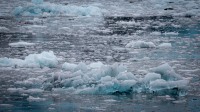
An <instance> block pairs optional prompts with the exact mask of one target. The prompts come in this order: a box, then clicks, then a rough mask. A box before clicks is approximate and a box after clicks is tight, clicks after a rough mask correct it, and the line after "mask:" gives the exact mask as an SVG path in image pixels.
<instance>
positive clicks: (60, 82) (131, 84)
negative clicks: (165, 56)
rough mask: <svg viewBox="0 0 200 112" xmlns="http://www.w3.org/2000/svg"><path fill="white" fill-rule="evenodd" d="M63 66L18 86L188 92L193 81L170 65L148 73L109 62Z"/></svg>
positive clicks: (80, 91) (76, 90) (56, 89)
mask: <svg viewBox="0 0 200 112" xmlns="http://www.w3.org/2000/svg"><path fill="white" fill-rule="evenodd" d="M62 69H63V71H58V72H56V73H53V74H51V75H43V76H39V77H36V78H34V79H33V78H31V79H27V80H25V81H18V82H17V85H19V86H20V85H21V86H22V87H27V86H28V87H37V88H43V90H44V91H52V92H55V93H63V92H64V93H68V94H111V95H120V94H132V93H150V94H156V95H157V94H159V95H166V94H167V95H185V94H184V93H186V90H187V87H188V83H189V80H188V79H185V78H184V77H182V76H180V75H179V74H176V73H175V72H174V70H173V68H172V67H170V66H169V65H168V64H163V65H161V66H158V67H155V68H152V69H150V70H149V71H148V72H147V73H146V75H144V76H141V75H137V74H135V73H132V72H129V71H128V69H127V68H126V67H125V66H123V65H119V64H113V65H105V64H103V63H101V62H96V63H91V64H88V65H87V64H85V63H83V62H81V63H79V64H72V63H67V62H66V63H64V64H63V66H62ZM35 81H36V82H37V83H34V82H35ZM27 84H28V85H27Z"/></svg>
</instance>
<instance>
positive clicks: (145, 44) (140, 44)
mask: <svg viewBox="0 0 200 112" xmlns="http://www.w3.org/2000/svg"><path fill="white" fill-rule="evenodd" d="M125 47H128V48H154V47H156V46H155V44H154V43H153V42H145V41H140V40H138V41H131V42H129V43H128V44H127V45H126V46H125Z"/></svg>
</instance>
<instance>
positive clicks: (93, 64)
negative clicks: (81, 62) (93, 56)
mask: <svg viewBox="0 0 200 112" xmlns="http://www.w3.org/2000/svg"><path fill="white" fill-rule="evenodd" d="M102 66H103V63H102V62H96V63H91V64H90V65H89V67H90V68H101V67H102Z"/></svg>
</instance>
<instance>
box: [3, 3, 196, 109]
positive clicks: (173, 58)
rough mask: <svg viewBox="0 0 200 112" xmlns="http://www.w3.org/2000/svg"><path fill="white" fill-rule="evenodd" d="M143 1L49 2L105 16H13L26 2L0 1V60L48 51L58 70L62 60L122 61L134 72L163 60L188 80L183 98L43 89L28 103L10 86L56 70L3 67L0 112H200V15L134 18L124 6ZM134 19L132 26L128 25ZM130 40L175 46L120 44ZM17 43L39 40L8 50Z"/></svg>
mask: <svg viewBox="0 0 200 112" xmlns="http://www.w3.org/2000/svg"><path fill="white" fill-rule="evenodd" d="M143 1H145V0H141V1H139V0H138V1H137V0H133V1H129V0H119V1H114V0H110V1H105V0H99V1H98V0H84V1H82V0H77V1H73V0H69V1H67V2H66V1H64V0H58V1H57V0H49V2H52V3H57V4H58V3H59V4H64V3H68V4H75V5H82V4H102V5H100V7H101V8H104V9H106V10H108V12H107V13H105V14H104V15H102V17H84V16H83V17H76V16H50V17H23V16H13V15H12V11H13V10H14V8H15V7H17V6H23V5H26V4H27V3H28V2H30V1H28V0H7V1H0V7H1V8H0V9H1V10H0V26H1V27H6V28H8V29H9V30H0V58H1V57H9V58H20V59H24V57H26V56H27V55H29V54H33V53H41V52H42V51H50V50H51V51H53V52H54V53H55V55H56V56H58V57H60V58H62V60H61V61H60V63H59V66H61V64H62V63H63V62H70V63H79V62H85V63H91V62H97V61H101V62H103V63H104V64H113V63H122V64H124V65H126V66H127V67H128V69H129V70H130V71H132V72H136V73H137V72H138V73H139V71H138V70H146V69H149V68H152V67H155V66H158V65H160V64H162V63H166V62H167V63H169V64H170V65H171V66H172V67H173V68H174V70H175V71H176V73H178V74H180V75H181V76H183V77H186V78H190V79H191V81H190V83H189V88H188V90H187V95H185V96H173V95H164V96H163V95H155V94H145V93H141V94H136V93H134V94H128V95H87V94H86V95H73V94H66V93H62V92H61V93H56V94H55V93H51V92H49V91H46V92H43V93H40V94H37V95H36V96H37V97H41V98H45V99H46V100H44V101H39V102H38V101H36V102H35V101H33V102H32V101H28V100H27V98H28V97H29V96H28V95H27V94H18V93H10V92H9V91H8V90H7V89H8V88H15V87H18V85H16V84H15V82H17V81H23V80H26V79H28V78H34V77H37V76H41V75H44V74H50V73H53V72H56V71H60V69H59V68H52V69H48V68H12V67H1V68H0V112H79V111H80V112H82V111H83V112H93V111H99V112H102V111H103V112H131V111H136V112H156V111H159V112H160V111H161V112H180V111H182V112H199V111H200V89H199V86H200V19H199V16H198V15H193V14H191V15H185V16H174V15H170V14H167V15H165V14H163V15H153V14H151V15H146V14H144V15H139V16H135V15H132V14H133V13H134V11H132V9H131V8H129V7H128V6H129V5H134V4H137V3H140V2H143ZM180 1H186V0H180ZM194 1H195V0H194ZM196 2H198V1H196ZM170 4H173V3H170ZM174 4H175V3H174ZM144 6H145V5H144ZM116 7H118V8H116ZM180 7H181V6H180ZM115 8H116V9H115ZM113 9H115V10H113ZM147 9H148V8H147ZM147 9H146V10H147ZM165 9H166V8H163V10H165ZM188 10H189V9H188ZM195 10H196V9H195ZM169 11H170V10H169ZM144 12H145V11H144ZM131 22H133V23H134V22H136V23H137V24H135V23H134V24H129V23H131ZM155 32H156V34H155ZM131 40H144V41H151V42H154V43H155V44H156V45H159V44H160V43H171V44H172V48H170V49H157V48H153V49H149V48H145V49H128V48H125V47H124V46H125V45H126V44H127V43H128V42H130V41H131ZM19 41H26V42H31V43H36V45H34V46H24V47H11V46H9V43H12V42H19ZM30 88H31V87H30ZM33 95H34V94H33Z"/></svg>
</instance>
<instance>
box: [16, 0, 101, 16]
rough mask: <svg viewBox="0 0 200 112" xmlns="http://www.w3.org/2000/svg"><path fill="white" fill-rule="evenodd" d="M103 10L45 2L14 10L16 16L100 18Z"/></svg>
mask: <svg viewBox="0 0 200 112" xmlns="http://www.w3.org/2000/svg"><path fill="white" fill-rule="evenodd" d="M102 12H103V10H102V9H100V8H99V7H97V6H93V5H89V6H86V5H84V6H76V5H63V4H54V3H49V2H43V0H32V3H30V4H28V5H27V6H24V7H22V6H18V7H16V8H15V9H14V11H13V14H14V15H15V16H52V15H67V16H100V15H102Z"/></svg>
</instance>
